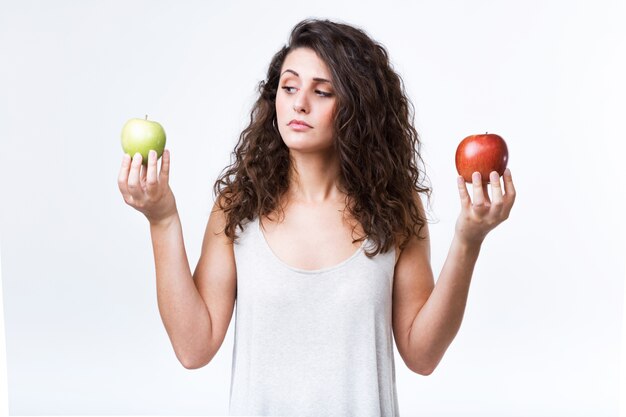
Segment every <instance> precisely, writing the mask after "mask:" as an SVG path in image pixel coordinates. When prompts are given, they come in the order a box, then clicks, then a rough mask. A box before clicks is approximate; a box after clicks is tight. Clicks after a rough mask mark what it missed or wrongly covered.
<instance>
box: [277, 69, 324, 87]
mask: <svg viewBox="0 0 626 417" xmlns="http://www.w3.org/2000/svg"><path fill="white" fill-rule="evenodd" d="M286 72H290V73H292V74H293V75H295V76H296V77H299V76H300V74H298V73H297V72H295V71H294V70H292V69H286V70H285V71H283V73H282V74H280V78H282V77H283V75H285V73H286ZM313 81H316V82H318V83H329V84H330V80H327V79H326V78H319V77H315V78H313Z"/></svg>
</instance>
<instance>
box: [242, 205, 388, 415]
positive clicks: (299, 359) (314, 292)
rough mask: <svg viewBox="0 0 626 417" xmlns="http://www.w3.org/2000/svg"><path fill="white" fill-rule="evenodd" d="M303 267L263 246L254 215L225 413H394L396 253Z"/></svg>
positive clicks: (245, 247)
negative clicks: (281, 257) (392, 314)
mask: <svg viewBox="0 0 626 417" xmlns="http://www.w3.org/2000/svg"><path fill="white" fill-rule="evenodd" d="M368 243H369V240H367V239H366V240H365V241H364V243H363V245H362V246H361V247H360V248H359V249H358V250H357V251H356V252H355V253H354V254H353V255H352V256H351V257H350V258H348V259H346V260H345V261H343V262H341V263H339V264H338V265H335V266H332V267H329V268H324V269H318V270H314V271H311V270H304V269H298V268H294V267H292V266H290V265H287V264H286V263H284V262H282V261H281V260H280V259H279V258H278V257H277V256H276V255H275V254H274V253H273V252H272V250H271V248H270V246H269V245H268V244H267V241H266V240H265V237H264V235H263V233H262V231H261V228H260V224H259V220H258V217H257V218H256V219H255V220H253V221H251V222H249V223H248V224H247V225H246V226H245V227H244V231H243V232H241V234H240V237H239V240H238V241H237V243H235V245H234V252H235V262H236V266H237V301H236V314H235V342H234V349H233V363H232V379H231V388H230V415H246V416H304V417H322V416H323V417H340V416H341V417H347V416H359V417H374V416H376V417H378V416H384V417H396V416H398V401H397V396H396V383H395V367H394V347H393V335H392V325H391V299H392V289H393V271H394V264H395V249H393V250H391V251H389V252H387V253H385V254H382V253H381V254H378V255H377V256H375V257H374V258H372V259H369V258H368V257H367V256H365V253H364V249H365V248H366V245H367V244H368Z"/></svg>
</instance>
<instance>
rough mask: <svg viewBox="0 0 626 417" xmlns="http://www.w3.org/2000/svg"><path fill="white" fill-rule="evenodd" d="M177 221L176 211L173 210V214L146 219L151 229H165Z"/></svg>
mask: <svg viewBox="0 0 626 417" xmlns="http://www.w3.org/2000/svg"><path fill="white" fill-rule="evenodd" d="M178 220H179V218H178V211H177V210H174V211H173V212H171V213H169V214H166V215H163V216H158V217H154V218H148V222H149V223H150V228H151V229H167V228H169V227H170V226H171V225H173V224H174V223H175V222H176V221H178Z"/></svg>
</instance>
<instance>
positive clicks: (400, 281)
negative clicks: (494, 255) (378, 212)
mask: <svg viewBox="0 0 626 417" xmlns="http://www.w3.org/2000/svg"><path fill="white" fill-rule="evenodd" d="M472 179H473V182H472V189H473V196H474V201H473V202H472V200H471V199H470V196H469V194H468V192H467V188H466V186H465V183H464V182H463V181H462V179H459V183H458V187H459V195H460V199H461V214H460V215H459V218H458V220H457V223H456V228H455V235H454V238H453V240H452V244H451V246H450V250H449V252H448V257H447V258H446V261H445V263H444V266H443V268H442V270H441V273H440V275H439V279H438V280H437V284H436V285H435V284H434V280H433V274H432V271H431V269H430V259H429V258H430V243H429V239H428V229H425V231H424V233H425V236H424V237H426V239H424V240H418V239H416V238H413V239H412V241H411V242H410V243H409V245H407V247H406V248H405V250H404V251H403V253H402V254H401V256H400V259H399V260H398V264H397V265H396V271H395V275H394V301H393V319H394V324H393V325H394V335H395V338H396V344H397V346H398V350H399V352H400V354H401V356H402V358H403V359H404V361H405V363H406V364H407V366H408V367H409V368H410V369H411V370H413V371H414V372H417V373H419V374H422V375H429V374H430V373H432V372H433V370H434V369H435V368H436V366H437V364H438V363H439V362H440V361H441V358H442V357H443V355H444V353H445V351H446V350H447V348H448V347H449V346H450V343H452V340H453V339H454V337H455V336H456V334H457V332H458V330H459V328H460V326H461V321H462V319H463V314H464V312H465V306H466V303H467V296H468V292H469V286H470V281H471V278H472V272H473V270H474V266H475V264H476V260H477V259H478V254H479V252H480V247H481V244H482V242H483V240H484V238H485V236H486V235H487V233H488V232H489V231H490V230H492V229H493V228H495V227H496V226H497V225H498V224H500V223H501V222H502V221H504V220H505V219H506V218H508V216H509V213H510V211H511V208H512V206H513V202H514V200H515V188H514V186H513V180H512V178H511V174H510V171H508V170H507V171H506V172H505V174H504V191H505V193H503V191H502V189H501V186H500V180H499V178H498V176H497V174H496V173H492V176H491V178H490V180H491V183H490V184H491V187H492V199H491V200H490V199H489V195H488V193H487V189H486V188H487V187H486V185H485V186H483V185H482V182H481V178H480V175H479V174H478V173H475V174H474V177H473V178H472Z"/></svg>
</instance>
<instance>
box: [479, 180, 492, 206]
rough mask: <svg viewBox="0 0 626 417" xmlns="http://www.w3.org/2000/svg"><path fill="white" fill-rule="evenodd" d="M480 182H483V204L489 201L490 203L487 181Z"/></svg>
mask: <svg viewBox="0 0 626 417" xmlns="http://www.w3.org/2000/svg"><path fill="white" fill-rule="evenodd" d="M481 182H482V180H481ZM482 184H483V195H484V196H485V204H487V205H489V203H491V197H489V182H483V183H482Z"/></svg>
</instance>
